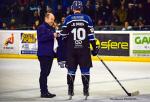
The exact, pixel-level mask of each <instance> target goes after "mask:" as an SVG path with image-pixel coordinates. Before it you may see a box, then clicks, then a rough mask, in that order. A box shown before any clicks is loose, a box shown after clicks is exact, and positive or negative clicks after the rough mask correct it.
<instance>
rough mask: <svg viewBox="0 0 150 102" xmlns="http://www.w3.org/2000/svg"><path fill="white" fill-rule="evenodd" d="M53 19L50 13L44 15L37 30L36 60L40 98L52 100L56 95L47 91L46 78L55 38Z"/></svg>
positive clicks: (52, 55)
mask: <svg viewBox="0 0 150 102" xmlns="http://www.w3.org/2000/svg"><path fill="white" fill-rule="evenodd" d="M54 20H55V17H54V15H53V14H52V13H46V14H45V21H44V22H43V24H41V25H40V26H39V27H38V29H37V38H38V52H37V56H38V60H39V62H40V68H41V72H40V78H39V83H40V89H41V90H40V91H41V97H42V98H53V97H55V96H56V95H55V94H51V93H50V92H49V91H48V86H47V77H48V75H49V74H50V71H51V66H52V63H53V58H54V55H55V53H54V50H53V49H54V39H55V38H56V37H57V33H55V28H54V27H53V25H54Z"/></svg>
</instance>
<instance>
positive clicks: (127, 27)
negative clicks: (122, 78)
mask: <svg viewBox="0 0 150 102" xmlns="http://www.w3.org/2000/svg"><path fill="white" fill-rule="evenodd" d="M122 30H123V31H126V30H132V27H131V26H130V25H129V22H128V21H125V22H124V27H123V28H122Z"/></svg>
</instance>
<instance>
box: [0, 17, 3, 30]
mask: <svg viewBox="0 0 150 102" xmlns="http://www.w3.org/2000/svg"><path fill="white" fill-rule="evenodd" d="M1 29H3V21H2V19H1V18H0V30H1Z"/></svg>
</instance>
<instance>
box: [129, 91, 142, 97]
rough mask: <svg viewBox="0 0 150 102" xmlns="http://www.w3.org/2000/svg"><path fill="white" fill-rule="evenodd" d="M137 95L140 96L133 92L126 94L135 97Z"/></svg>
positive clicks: (137, 92)
mask: <svg viewBox="0 0 150 102" xmlns="http://www.w3.org/2000/svg"><path fill="white" fill-rule="evenodd" d="M139 94H140V92H139V91H135V92H132V93H128V96H137V95H139Z"/></svg>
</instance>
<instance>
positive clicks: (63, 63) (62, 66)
mask: <svg viewBox="0 0 150 102" xmlns="http://www.w3.org/2000/svg"><path fill="white" fill-rule="evenodd" d="M65 64H66V61H61V62H58V65H59V66H60V68H65Z"/></svg>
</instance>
